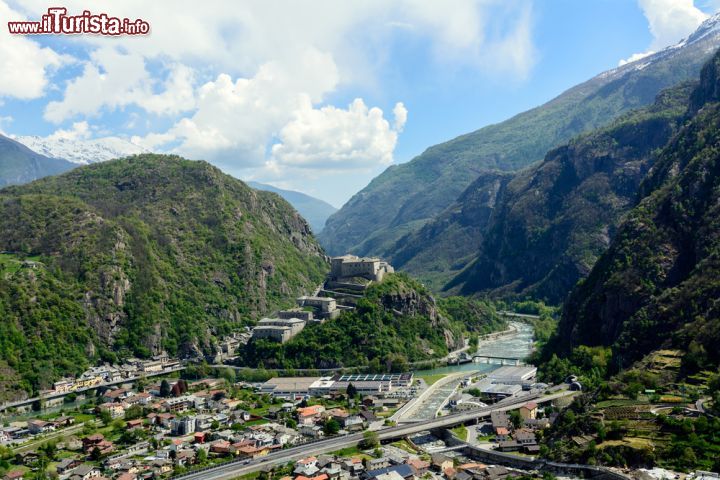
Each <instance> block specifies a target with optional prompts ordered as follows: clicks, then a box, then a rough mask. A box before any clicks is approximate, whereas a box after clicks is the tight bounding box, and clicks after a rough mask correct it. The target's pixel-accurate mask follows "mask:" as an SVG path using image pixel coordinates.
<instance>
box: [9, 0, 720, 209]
mask: <svg viewBox="0 0 720 480" xmlns="http://www.w3.org/2000/svg"><path fill="white" fill-rule="evenodd" d="M56 3H57V2H56ZM143 3H145V5H143ZM96 4H97V2H86V3H83V2H81V1H76V0H70V1H68V2H66V3H65V4H64V6H67V8H68V10H69V11H70V12H71V13H79V12H81V11H82V10H83V9H88V8H89V9H91V10H92V8H94V6H95V5H96ZM53 5H54V4H53ZM719 6H720V5H719V4H718V3H717V2H716V1H714V0H706V1H698V0H696V1H695V2H694V3H693V1H692V0H637V1H635V0H586V1H577V0H535V1H532V0H502V1H501V0H478V1H473V0H453V1H450V2H444V1H429V0H428V1H413V0H397V1H393V2H380V1H374V0H366V1H359V0H358V1H347V2H329V1H327V2H326V1H304V2H297V1H291V0H286V1H282V0H273V1H266V2H260V1H257V2H254V1H249V2H242V3H240V2H230V1H227V2H221V1H212V0H210V1H207V2H203V8H202V9H201V10H200V9H199V7H198V6H197V3H196V2H191V1H189V0H188V1H177V2H152V3H151V5H147V2H142V1H139V0H132V1H130V0H127V1H116V2H112V3H107V7H106V11H107V13H109V14H113V15H118V16H127V17H129V18H131V19H134V18H138V17H139V18H143V19H145V20H147V21H149V22H150V24H151V29H152V31H151V34H150V35H148V36H146V37H138V38H128V37H122V38H120V37H112V38H110V37H97V36H90V35H87V36H73V37H60V36H55V37H50V36H48V37H17V36H15V37H11V36H10V35H8V34H7V32H4V31H3V32H2V33H0V102H1V104H0V129H1V130H2V131H3V132H5V133H6V134H9V135H15V136H22V135H39V136H50V137H51V138H55V139H57V138H67V139H71V140H77V141H83V140H87V139H92V138H101V137H120V138H123V139H126V140H128V141H131V142H133V143H135V144H138V145H142V146H143V147H144V148H147V149H149V150H153V151H159V152H173V153H180V154H182V155H184V156H187V157H188V158H193V159H206V160H208V161H210V162H212V163H214V164H216V165H218V166H219V167H221V168H222V169H223V170H225V171H227V172H228V173H230V174H233V175H235V176H237V177H239V178H243V179H253V180H257V181H261V182H266V183H272V184H275V185H277V186H279V187H283V188H290V189H295V190H300V191H304V192H306V193H309V194H311V195H314V196H317V197H319V198H323V199H325V200H327V201H329V202H330V203H332V204H334V205H336V206H339V205H341V204H342V203H344V202H345V201H346V200H347V199H348V198H349V197H350V196H351V195H352V194H354V193H355V192H357V191H358V190H359V189H361V188H362V187H363V186H365V185H366V184H367V183H368V182H369V181H370V180H371V179H372V178H373V177H374V176H376V175H377V174H378V173H380V172H381V171H382V170H384V169H385V168H387V166H388V165H390V164H392V163H400V162H405V161H408V160H410V159H411V158H412V157H413V156H415V155H417V154H419V153H421V152H422V151H423V150H424V149H425V148H427V147H429V146H431V145H433V144H436V143H439V142H442V141H444V140H448V139H450V138H453V137H455V136H457V135H459V134H462V133H465V132H468V131H472V130H475V129H477V128H480V127H482V126H484V125H487V124H489V123H494V122H498V121H502V120H504V119H506V118H508V117H510V116H512V115H514V114H516V113H519V112H521V111H524V110H527V109H528V108H532V107H534V106H536V105H539V104H541V103H543V102H545V101H547V100H549V99H551V98H552V97H554V96H556V95H557V94H559V93H561V92H562V91H563V90H565V89H566V88H569V87H571V86H573V85H575V84H577V83H580V82H582V81H584V80H586V79H588V78H590V77H592V76H594V75H596V74H598V73H600V72H601V71H603V70H607V69H609V68H613V67H615V66H617V65H618V62H619V61H620V60H622V59H628V58H630V57H631V56H632V55H634V54H640V53H643V52H648V51H653V50H657V49H659V48H662V47H664V46H667V45H670V44H672V43H675V42H676V41H678V40H680V39H681V38H682V37H683V36H685V35H687V34H688V33H690V32H691V31H692V30H694V28H696V26H697V25H698V24H699V23H700V22H701V21H702V20H703V19H704V18H705V17H706V16H707V15H709V14H712V13H714V11H715V10H716V9H717V8H718V7H719ZM47 8H48V4H47V3H44V2H41V1H36V0H27V1H10V2H7V1H6V0H0V14H1V15H2V16H3V18H9V19H30V20H35V19H37V18H39V16H40V15H41V14H42V13H43V12H44V11H45V10H46V9H47ZM93 13H100V12H95V11H93Z"/></svg>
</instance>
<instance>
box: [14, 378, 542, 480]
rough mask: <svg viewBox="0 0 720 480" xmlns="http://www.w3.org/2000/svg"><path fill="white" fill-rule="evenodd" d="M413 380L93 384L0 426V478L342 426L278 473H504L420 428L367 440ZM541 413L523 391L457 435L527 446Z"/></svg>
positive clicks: (416, 382)
mask: <svg viewBox="0 0 720 480" xmlns="http://www.w3.org/2000/svg"><path fill="white" fill-rule="evenodd" d="M506 368H514V367H506ZM518 373H519V374H520V377H522V372H518ZM505 375H507V372H506V374H505ZM518 378H519V377H518ZM473 380H475V379H473V378H472V377H468V378H467V379H464V380H463V381H462V382H461V383H460V384H458V388H457V391H456V392H455V393H454V394H453V395H452V396H451V397H452V398H450V399H449V401H448V402H447V404H446V405H445V408H447V409H448V411H460V410H461V409H462V405H463V402H462V401H461V398H462V397H463V396H465V397H471V395H470V394H469V393H468V392H473V393H474V389H473V387H472V385H473V383H472V381H473ZM484 380H485V381H488V379H484ZM529 380H530V381H532V379H529ZM423 388H424V389H428V388H429V387H428V386H427V385H426V382H425V381H424V380H423V379H422V378H414V376H413V374H412V373H406V374H393V375H362V374H360V375H335V376H333V377H327V378H298V377H285V378H278V377H276V378H271V379H269V380H268V381H266V382H261V383H248V382H229V381H228V379H227V378H213V377H208V378H203V379H200V380H194V381H191V380H190V381H189V380H185V379H182V378H163V379H162V380H160V381H156V382H154V383H149V384H142V383H139V384H138V383H136V384H134V385H133V386H132V387H130V388H126V387H115V388H107V389H102V390H98V393H97V395H96V396H95V397H93V398H87V399H86V400H85V402H84V403H83V404H82V405H79V406H77V407H75V408H71V407H69V408H67V409H62V410H60V411H59V412H58V413H57V414H44V415H39V416H37V417H33V418H31V419H28V420H25V421H11V422H7V423H6V424H5V426H3V427H2V428H0V444H1V445H3V448H4V450H3V452H4V454H5V455H4V457H3V458H4V460H3V461H5V462H7V463H8V464H9V466H10V467H11V468H10V469H9V471H8V472H7V473H6V474H5V476H4V477H3V479H4V480H19V479H22V478H23V476H24V475H25V474H26V473H27V472H37V471H47V472H48V474H49V475H51V476H56V477H57V478H60V479H72V480H81V479H82V480H87V479H91V478H98V479H102V478H108V479H121V480H135V479H150V478H166V477H171V476H176V475H180V474H182V473H183V472H186V471H188V470H191V469H195V468H199V467H207V466H210V465H214V464H219V463H223V462H227V461H230V460H236V461H237V460H238V459H240V460H246V461H250V460H253V459H257V458H261V457H263V456H265V455H268V454H269V453H271V452H273V451H276V450H281V449H285V448H288V447H291V446H296V445H302V444H305V443H309V442H313V441H315V440H317V439H320V438H329V437H332V436H343V435H347V434H349V433H353V432H365V435H366V437H365V438H366V442H365V443H366V445H361V446H360V448H354V449H350V450H349V451H344V452H343V451H341V452H338V453H336V454H332V455H323V456H318V457H312V456H311V457H309V458H305V459H302V460H300V461H298V462H295V463H294V464H293V465H292V468H289V469H287V468H286V469H283V472H284V473H286V475H283V476H285V477H288V478H292V479H295V480H308V479H312V480H328V479H334V478H347V479H354V478H362V479H374V478H378V479H380V480H399V478H400V477H402V478H404V479H406V480H409V479H410V478H419V477H425V476H426V475H433V476H434V477H436V478H447V479H455V478H458V479H460V480H465V479H467V478H470V477H469V476H475V477H476V478H499V477H501V476H503V475H501V473H502V472H505V474H507V473H508V471H507V469H498V468H492V467H487V466H484V465H479V464H477V463H471V464H468V463H464V464H463V463H458V461H459V459H457V458H452V457H453V455H452V452H449V453H448V454H442V453H440V451H441V450H443V449H444V448H445V443H444V442H443V441H442V439H440V438H436V437H435V436H433V434H432V433H431V432H424V433H423V434H421V435H416V436H415V437H412V438H411V437H408V438H407V439H403V440H401V441H399V442H394V443H392V444H388V445H380V444H379V443H378V442H377V441H376V440H373V433H372V432H377V431H379V430H382V429H383V428H386V427H388V426H391V425H394V422H395V420H394V418H395V417H393V415H394V414H395V413H397V412H398V411H399V410H401V409H402V407H403V406H404V405H406V404H407V403H409V402H411V401H412V400H413V399H415V398H417V397H418V396H419V395H421V394H422V389H423ZM484 399H485V400H488V398H487V397H484ZM475 401H479V400H478V399H475ZM546 413H547V412H546V411H545V410H542V409H538V406H537V404H535V403H533V402H528V403H527V404H525V405H524V406H523V407H522V408H520V409H518V410H517V411H514V412H510V415H506V414H498V415H493V416H492V418H491V419H490V421H488V422H485V423H480V424H478V425H475V426H473V427H472V428H470V427H468V428H467V429H465V428H463V429H462V430H461V431H459V433H457V435H460V436H462V437H463V438H461V440H462V441H469V442H472V443H477V442H481V441H489V442H491V443H493V444H494V445H493V446H492V448H497V449H500V450H504V451H523V452H525V453H528V454H533V453H537V449H538V447H537V441H536V439H535V433H534V432H536V431H541V430H542V429H544V428H546V427H548V426H549V425H550V423H551V422H552V420H553V415H552V414H548V415H546ZM9 452H12V455H8V453H9ZM468 475H469V476H468ZM478 475H479V477H477V476H478Z"/></svg>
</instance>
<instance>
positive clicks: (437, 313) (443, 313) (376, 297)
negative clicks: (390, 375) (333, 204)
mask: <svg viewBox="0 0 720 480" xmlns="http://www.w3.org/2000/svg"><path fill="white" fill-rule="evenodd" d="M503 328H505V321H504V320H502V319H501V318H500V317H499V316H498V315H497V313H496V312H495V308H494V307H493V306H492V305H491V304H489V303H487V302H483V301H479V300H474V299H467V298H461V297H452V298H448V299H441V300H439V301H436V300H435V298H433V296H432V295H431V294H430V292H429V291H428V290H427V289H426V288H425V287H423V286H422V285H421V284H420V283H419V282H417V281H416V280H413V279H412V278H410V277H409V276H407V275H406V274H404V273H394V274H389V275H387V276H386V277H385V278H384V279H383V281H382V282H380V283H374V284H372V285H371V286H370V287H369V288H368V290H367V291H366V293H365V296H364V298H362V299H360V300H359V301H358V304H357V308H356V309H355V310H352V311H346V312H343V313H342V314H341V315H340V316H339V317H338V318H336V319H334V320H328V321H326V322H324V323H323V324H310V325H308V326H306V327H305V328H304V329H303V330H302V331H301V332H300V333H299V334H298V335H297V336H295V337H294V338H292V339H291V340H290V341H289V342H287V343H285V344H279V343H277V342H271V341H267V340H251V342H250V343H249V344H248V346H247V347H246V348H245V350H244V351H243V353H242V356H243V358H242V362H243V363H244V364H245V365H247V366H253V367H254V366H258V365H260V364H262V366H264V367H271V368H285V369H294V368H341V367H367V368H368V369H369V370H370V371H372V372H380V371H398V372H399V371H406V370H407V368H408V367H409V365H408V364H409V363H410V362H422V361H427V360H432V359H436V358H440V357H443V356H445V355H447V354H448V352H449V351H451V350H455V349H458V348H462V347H463V346H464V343H463V341H462V340H463V337H464V336H471V337H473V336H475V337H476V336H477V335H478V334H481V333H489V332H492V331H496V330H501V329H503Z"/></svg>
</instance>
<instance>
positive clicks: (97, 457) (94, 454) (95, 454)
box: [90, 447, 102, 462]
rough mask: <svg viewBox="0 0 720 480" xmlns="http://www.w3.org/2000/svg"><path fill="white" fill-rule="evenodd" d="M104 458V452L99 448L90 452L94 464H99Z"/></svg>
mask: <svg viewBox="0 0 720 480" xmlns="http://www.w3.org/2000/svg"><path fill="white" fill-rule="evenodd" d="M101 457H102V452H101V451H100V449H99V448H98V447H95V448H93V449H92V450H90V460H92V461H93V462H97V461H98V460H100V458H101Z"/></svg>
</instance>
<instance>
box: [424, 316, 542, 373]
mask: <svg viewBox="0 0 720 480" xmlns="http://www.w3.org/2000/svg"><path fill="white" fill-rule="evenodd" d="M510 325H512V326H514V327H515V328H516V329H517V333H516V334H514V335H509V336H506V337H501V338H499V339H496V340H486V341H482V342H480V344H479V345H478V350H477V354H478V355H487V356H491V357H493V356H495V357H509V358H525V357H527V356H528V355H530V353H531V352H532V348H533V328H532V326H531V325H530V324H527V323H523V322H510ZM499 367H500V365H499V364H488V363H464V364H462V365H451V366H447V367H439V368H433V369H430V370H418V371H416V372H415V374H416V375H438V374H443V373H454V372H480V373H485V372H490V371H492V370H495V369H496V368H499Z"/></svg>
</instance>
